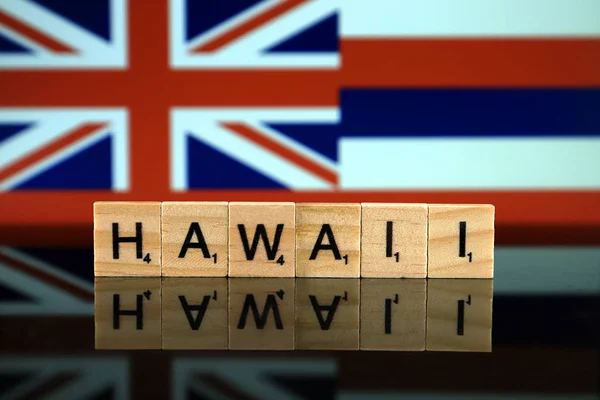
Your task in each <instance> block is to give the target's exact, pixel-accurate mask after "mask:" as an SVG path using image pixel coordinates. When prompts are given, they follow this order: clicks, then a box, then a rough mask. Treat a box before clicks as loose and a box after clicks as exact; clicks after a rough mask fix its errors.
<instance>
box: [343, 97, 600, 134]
mask: <svg viewBox="0 0 600 400" xmlns="http://www.w3.org/2000/svg"><path fill="white" fill-rule="evenodd" d="M341 105H342V108H341V109H342V111H341V112H342V122H341V126H340V134H341V136H421V135H427V136H489V135H493V136H574V135H581V136H590V135H594V136H595V135H600V90H596V89H587V90H586V89H577V90H574V89H509V90H506V89H345V90H343V91H342V93H341Z"/></svg>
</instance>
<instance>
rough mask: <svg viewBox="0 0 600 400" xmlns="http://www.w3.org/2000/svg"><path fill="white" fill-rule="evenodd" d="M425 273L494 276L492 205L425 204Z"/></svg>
mask: <svg viewBox="0 0 600 400" xmlns="http://www.w3.org/2000/svg"><path fill="white" fill-rule="evenodd" d="M461 231H462V232H464V234H463V235H461ZM461 236H462V239H463V240H461ZM461 243H462V245H461ZM427 276H428V277H429V278H493V277H494V206H492V205H488V204H479V205H478V204H473V205H469V204H464V205H462V204H461V205H459V204H430V205H429V239H428V266H427Z"/></svg>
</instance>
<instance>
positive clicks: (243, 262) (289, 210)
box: [229, 202, 296, 278]
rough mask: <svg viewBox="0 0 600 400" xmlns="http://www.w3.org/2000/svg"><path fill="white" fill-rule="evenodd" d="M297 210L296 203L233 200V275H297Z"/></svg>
mask: <svg viewBox="0 0 600 400" xmlns="http://www.w3.org/2000/svg"><path fill="white" fill-rule="evenodd" d="M294 210H295V204H294V203H244V202H232V203H229V276H231V277H277V278H281V277H289V278H292V277H294V276H295V273H296V246H295V229H296V225H295V220H296V217H295V211H294Z"/></svg>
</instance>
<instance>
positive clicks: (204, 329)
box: [162, 278, 228, 350]
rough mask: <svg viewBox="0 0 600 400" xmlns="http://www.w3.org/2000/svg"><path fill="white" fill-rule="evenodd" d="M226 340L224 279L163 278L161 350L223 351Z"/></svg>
mask: <svg viewBox="0 0 600 400" xmlns="http://www.w3.org/2000/svg"><path fill="white" fill-rule="evenodd" d="M227 337H228V336H227V279H226V278H163V280H162V348H163V349H170V350H179V349H190V350H192V349H194V350H197V349H222V350H226V349H227Z"/></svg>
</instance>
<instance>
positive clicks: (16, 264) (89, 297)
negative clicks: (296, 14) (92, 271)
mask: <svg viewBox="0 0 600 400" xmlns="http://www.w3.org/2000/svg"><path fill="white" fill-rule="evenodd" d="M55 234H56V233H55ZM0 262H1V263H3V264H6V266H8V267H10V268H12V269H16V270H18V271H21V272H25V273H26V274H28V275H31V276H35V277H36V278H38V279H40V280H42V281H44V282H46V283H48V284H50V285H53V286H56V287H58V288H61V289H63V290H64V291H66V292H69V293H71V294H72V295H73V296H75V297H78V298H80V299H82V300H85V301H89V302H93V301H94V294H93V293H91V292H89V291H87V290H85V289H83V288H81V287H79V286H77V285H75V284H73V283H71V282H67V281H65V280H62V279H61V278H59V277H57V276H54V275H52V274H49V273H47V272H44V271H42V270H39V269H37V268H34V267H32V266H31V265H27V264H25V263H24V262H22V261H20V260H17V259H14V258H12V257H10V256H7V255H5V254H0ZM82 268H91V266H82Z"/></svg>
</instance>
